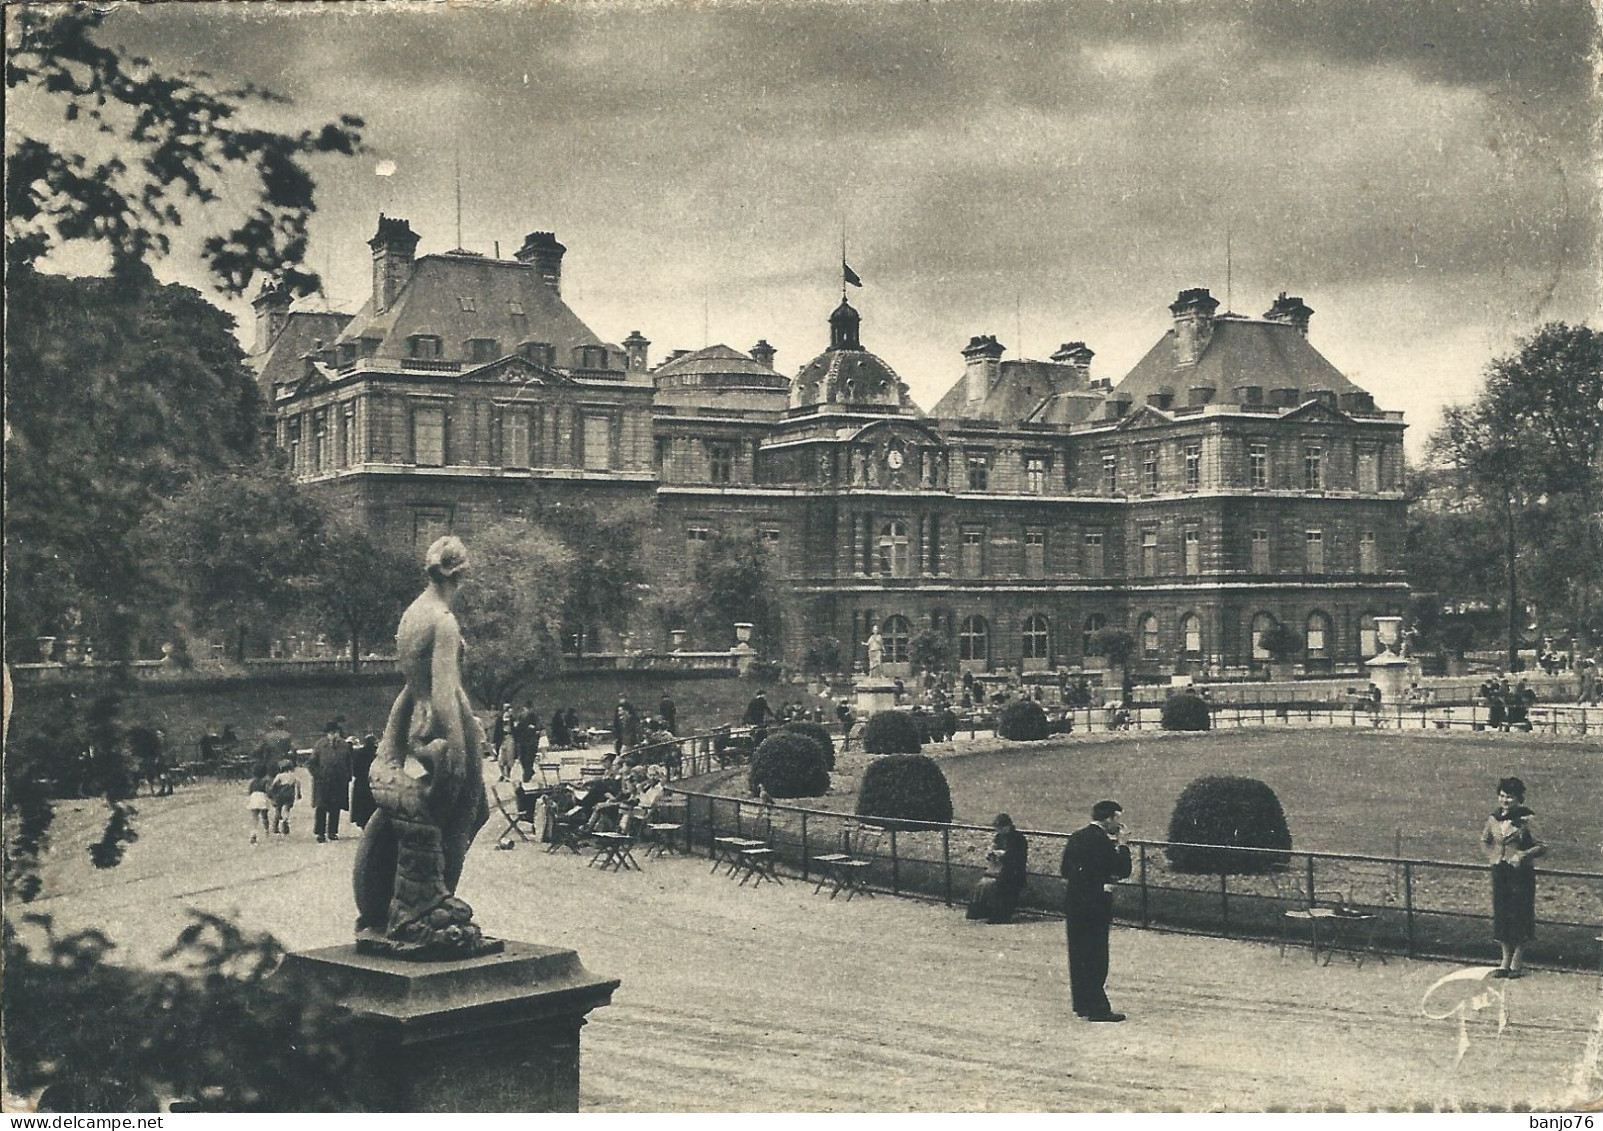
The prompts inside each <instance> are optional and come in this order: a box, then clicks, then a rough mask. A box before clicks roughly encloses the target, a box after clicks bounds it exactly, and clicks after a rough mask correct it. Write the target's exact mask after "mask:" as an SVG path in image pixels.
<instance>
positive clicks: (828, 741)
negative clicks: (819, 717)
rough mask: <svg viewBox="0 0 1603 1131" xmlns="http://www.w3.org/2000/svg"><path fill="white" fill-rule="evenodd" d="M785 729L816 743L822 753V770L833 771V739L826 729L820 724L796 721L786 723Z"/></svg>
mask: <svg viewBox="0 0 1603 1131" xmlns="http://www.w3.org/2000/svg"><path fill="white" fill-rule="evenodd" d="M785 729H786V730H790V731H795V732H796V733H797V734H804V735H806V736H807V737H808V738H810V739H812V740H813V741H814V742H816V743H818V745H819V746H820V747H821V748H822V749H823V751H824V768H825V769H826V770H831V771H833V770H834V769H835V738H834V736H833V735H831V734H830V733H829V728H828V727H826V726H823V725H822V724H820V723H809V722H804V721H802V720H799V719H798V720H797V721H796V722H793V723H786V724H785Z"/></svg>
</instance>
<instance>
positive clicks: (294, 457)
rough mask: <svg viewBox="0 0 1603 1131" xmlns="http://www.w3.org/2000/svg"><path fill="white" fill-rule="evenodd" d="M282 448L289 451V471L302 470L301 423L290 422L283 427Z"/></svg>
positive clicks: (296, 421)
mask: <svg viewBox="0 0 1603 1131" xmlns="http://www.w3.org/2000/svg"><path fill="white" fill-rule="evenodd" d="M284 446H285V447H287V448H288V449H289V469H290V470H291V471H293V472H297V473H298V472H300V471H302V470H304V469H303V468H302V467H301V422H300V421H299V420H292V421H290V422H289V423H288V424H286V425H285V426H284Z"/></svg>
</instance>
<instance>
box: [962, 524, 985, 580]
mask: <svg viewBox="0 0 1603 1131" xmlns="http://www.w3.org/2000/svg"><path fill="white" fill-rule="evenodd" d="M962 565H963V576H964V577H980V576H982V575H983V573H984V568H985V531H983V530H965V531H963V562H962Z"/></svg>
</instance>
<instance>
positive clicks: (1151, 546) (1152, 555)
mask: <svg viewBox="0 0 1603 1131" xmlns="http://www.w3.org/2000/svg"><path fill="white" fill-rule="evenodd" d="M1157 572H1158V532H1157V531H1156V530H1143V531H1142V532H1141V573H1142V575H1143V576H1145V577H1153V576H1155V575H1156V574H1157Z"/></svg>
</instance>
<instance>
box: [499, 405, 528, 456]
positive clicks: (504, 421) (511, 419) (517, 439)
mask: <svg viewBox="0 0 1603 1131" xmlns="http://www.w3.org/2000/svg"><path fill="white" fill-rule="evenodd" d="M529 435H530V428H529V414H528V413H527V412H526V411H523V410H520V409H515V408H514V409H507V410H506V411H505V412H504V413H503V414H502V416H501V466H502V467H530V466H532V462H533V461H531V460H530V458H529V455H530V453H529Z"/></svg>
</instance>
